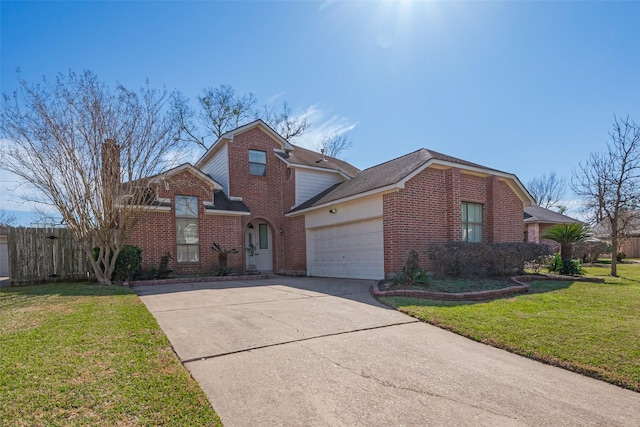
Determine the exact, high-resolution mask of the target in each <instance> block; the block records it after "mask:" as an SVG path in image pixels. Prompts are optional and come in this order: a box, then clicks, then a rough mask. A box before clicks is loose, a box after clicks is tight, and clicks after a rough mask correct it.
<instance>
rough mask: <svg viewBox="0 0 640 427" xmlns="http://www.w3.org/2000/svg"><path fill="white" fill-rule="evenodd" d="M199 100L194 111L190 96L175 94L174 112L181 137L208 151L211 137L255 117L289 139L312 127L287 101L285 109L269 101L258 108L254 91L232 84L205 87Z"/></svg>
mask: <svg viewBox="0 0 640 427" xmlns="http://www.w3.org/2000/svg"><path fill="white" fill-rule="evenodd" d="M197 99H198V108H197V110H195V111H194V110H193V109H192V108H191V107H190V105H189V100H188V99H187V98H185V97H183V96H181V95H177V96H174V97H173V98H172V101H173V111H175V114H176V117H177V119H178V122H179V127H180V139H181V140H182V141H184V142H187V143H190V144H196V145H197V146H199V147H200V148H203V149H205V150H206V149H208V148H209V147H208V146H207V139H208V138H210V137H214V138H219V137H220V136H221V135H223V134H224V133H226V132H228V131H230V130H233V129H235V128H237V127H239V126H242V125H244V124H246V123H248V122H250V121H251V120H254V119H262V120H264V121H265V123H267V124H268V125H269V126H271V127H272V128H273V129H274V130H275V131H276V132H278V133H279V134H280V135H281V136H282V137H283V138H284V139H286V140H287V141H290V140H292V139H294V138H296V137H299V136H301V135H303V134H304V133H305V132H306V131H307V130H309V127H310V126H311V123H310V122H309V121H308V119H307V116H306V115H304V114H303V115H300V116H295V115H294V114H293V112H292V110H291V108H290V107H289V105H288V104H287V103H286V102H283V103H282V109H281V110H278V109H277V108H276V107H275V106H273V105H267V104H265V105H263V106H262V108H256V107H255V105H256V102H257V101H256V98H255V96H254V95H253V94H252V93H247V94H245V95H238V94H237V93H236V91H235V89H233V87H231V86H229V85H220V86H219V87H217V88H208V89H204V90H203V92H202V95H200V96H199V97H198V98H197Z"/></svg>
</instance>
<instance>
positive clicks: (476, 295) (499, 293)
mask: <svg viewBox="0 0 640 427" xmlns="http://www.w3.org/2000/svg"><path fill="white" fill-rule="evenodd" d="M510 280H511V281H512V282H514V283H515V285H514V286H509V287H506V288H502V289H491V290H486V291H475V292H459V293H448V292H430V291H416V290H409V289H397V290H393V291H381V290H380V288H379V287H378V283H376V284H373V285H371V289H370V292H371V295H372V296H373V297H374V298H380V297H410V298H419V299H426V300H434V301H486V300H490V299H494V298H501V297H506V296H510V295H516V294H521V293H525V292H529V285H527V284H526V283H524V282H529V281H532V280H562V281H573V282H593V283H604V279H603V278H600V277H572V276H548V275H534V274H532V275H524V276H514V277H510Z"/></svg>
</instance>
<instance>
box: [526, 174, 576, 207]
mask: <svg viewBox="0 0 640 427" xmlns="http://www.w3.org/2000/svg"><path fill="white" fill-rule="evenodd" d="M566 188H567V180H566V179H564V178H558V177H557V175H556V173H555V172H550V173H549V175H548V176H547V174H544V175H542V176H541V177H539V178H537V177H536V178H533V179H532V180H531V181H529V182H528V183H527V190H529V194H531V197H533V200H534V201H535V202H536V205H538V206H540V207H543V208H546V209H552V208H555V209H556V210H558V211H559V212H561V213H562V212H563V211H566V209H567V208H566V207H565V206H563V205H561V204H560V203H561V202H562V200H563V199H564V197H565V194H566Z"/></svg>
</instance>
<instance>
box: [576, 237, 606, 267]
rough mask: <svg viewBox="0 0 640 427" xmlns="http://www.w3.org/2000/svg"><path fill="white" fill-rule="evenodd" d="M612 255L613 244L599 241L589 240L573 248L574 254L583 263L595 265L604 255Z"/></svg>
mask: <svg viewBox="0 0 640 427" xmlns="http://www.w3.org/2000/svg"><path fill="white" fill-rule="evenodd" d="M608 253H611V244H610V243H607V242H603V241H602V240H598V239H587V240H583V241H582V242H578V243H576V244H574V246H573V254H574V256H575V257H576V258H579V259H581V260H582V262H588V263H590V264H593V263H594V262H596V261H597V260H598V257H600V255H602V254H608Z"/></svg>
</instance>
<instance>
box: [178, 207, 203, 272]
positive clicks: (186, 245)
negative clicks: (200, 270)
mask: <svg viewBox="0 0 640 427" xmlns="http://www.w3.org/2000/svg"><path fill="white" fill-rule="evenodd" d="M175 207H176V240H177V242H176V243H177V244H178V248H177V252H178V257H177V261H178V262H198V261H199V260H200V245H199V243H200V227H199V224H198V198H197V197H191V196H176V200H175Z"/></svg>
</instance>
